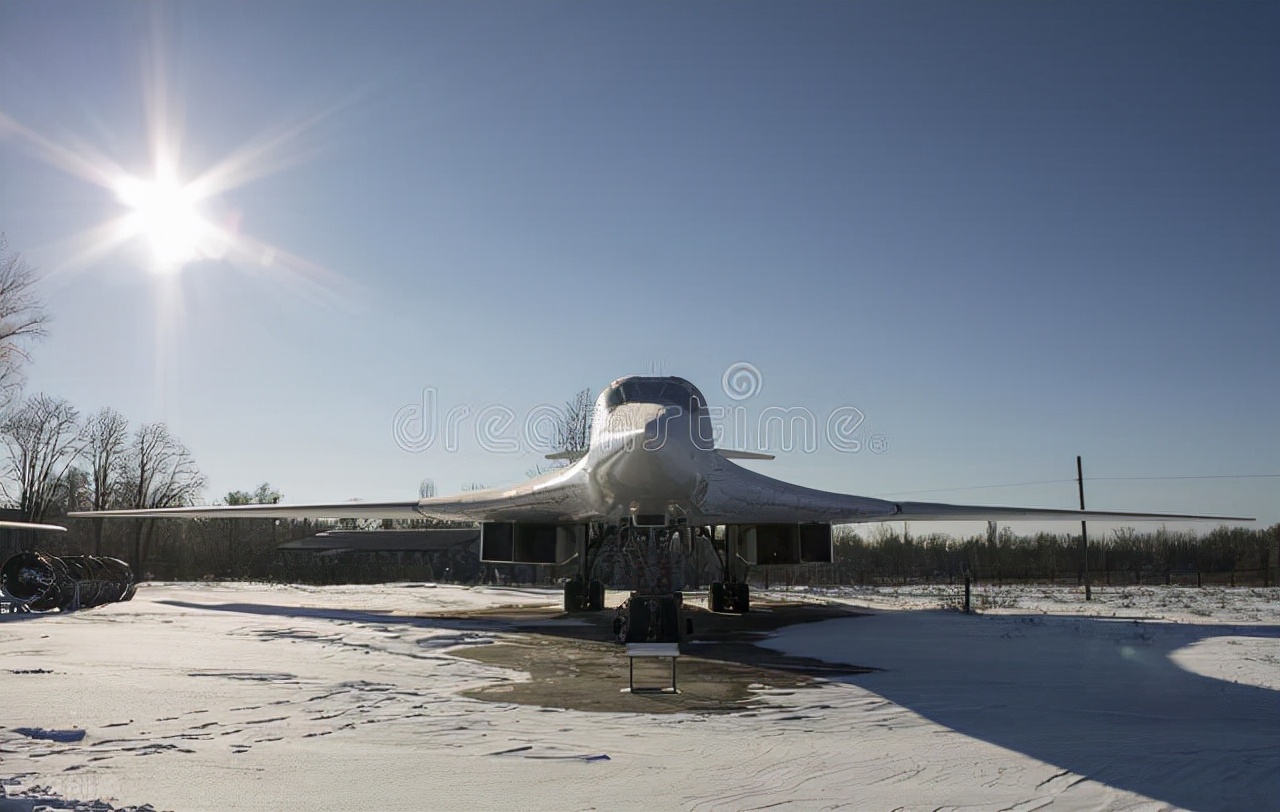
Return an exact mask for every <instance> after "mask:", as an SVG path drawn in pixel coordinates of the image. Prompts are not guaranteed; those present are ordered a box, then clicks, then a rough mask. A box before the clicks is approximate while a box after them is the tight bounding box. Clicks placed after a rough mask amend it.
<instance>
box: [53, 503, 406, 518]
mask: <svg viewBox="0 0 1280 812" xmlns="http://www.w3.org/2000/svg"><path fill="white" fill-rule="evenodd" d="M419 501H420V500H417V499H415V500H414V501H412V502H328V503H318V504H303V505H206V506H203V507H173V508H132V509H126V510H98V511H93V510H84V511H76V512H73V513H68V514H67V516H68V517H70V518H72V519H130V518H133V519H165V518H177V519H421V518H422V514H421V513H419V512H418V503H419Z"/></svg>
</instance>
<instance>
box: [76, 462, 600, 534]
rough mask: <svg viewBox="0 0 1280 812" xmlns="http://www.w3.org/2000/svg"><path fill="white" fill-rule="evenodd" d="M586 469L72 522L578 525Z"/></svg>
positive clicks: (117, 513) (104, 514)
mask: <svg viewBox="0 0 1280 812" xmlns="http://www.w3.org/2000/svg"><path fill="white" fill-rule="evenodd" d="M587 490H588V489H587V487H586V485H585V476H584V475H583V466H582V465H581V464H579V465H574V466H570V467H567V468H561V469H556V470H554V471H550V472H548V473H545V474H543V475H541V476H538V477H535V478H534V479H531V480H529V481H528V482H523V483H521V484H519V485H515V486H512V487H510V488H484V489H481V490H475V491H467V492H464V493H461V494H458V495H456V496H433V497H428V498H426V499H415V500H413V501H411V502H355V501H352V502H326V503H316V504H302V505H211V506H203V507H174V508H136V509H128V510H101V511H77V512H75V513H68V514H67V515H68V516H69V517H71V518H73V519H97V518H105V519H129V518H139V519H166V518H177V519H423V518H432V519H447V520H453V521H477V522H478V521H531V522H533V521H545V522H558V521H574V520H586V519H592V518H596V516H595V515H594V514H592V513H591V506H590V503H589V501H588V500H587V498H586V494H587Z"/></svg>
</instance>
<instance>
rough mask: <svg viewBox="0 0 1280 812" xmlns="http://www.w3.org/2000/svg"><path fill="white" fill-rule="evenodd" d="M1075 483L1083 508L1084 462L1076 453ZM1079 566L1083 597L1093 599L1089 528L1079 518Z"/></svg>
mask: <svg viewBox="0 0 1280 812" xmlns="http://www.w3.org/2000/svg"><path fill="white" fill-rule="evenodd" d="M1076 485H1078V486H1079V487H1080V509H1081V510H1084V464H1083V463H1081V461H1080V455H1079V454H1077V455H1076ZM1080 566H1081V567H1082V568H1083V572H1084V599H1085V600H1087V601H1091V600H1093V587H1092V585H1091V584H1090V583H1089V528H1088V527H1087V524H1086V522H1085V521H1084V519H1081V520H1080Z"/></svg>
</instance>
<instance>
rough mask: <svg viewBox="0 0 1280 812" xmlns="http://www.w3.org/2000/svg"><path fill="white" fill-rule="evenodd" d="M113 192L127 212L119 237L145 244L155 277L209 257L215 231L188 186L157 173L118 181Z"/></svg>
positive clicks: (172, 176)
mask: <svg viewBox="0 0 1280 812" xmlns="http://www.w3.org/2000/svg"><path fill="white" fill-rule="evenodd" d="M115 192H116V196H117V197H118V198H119V200H120V202H121V203H123V204H125V205H126V206H128V207H129V209H130V212H129V214H128V216H127V217H125V219H124V221H123V230H124V234H122V235H121V236H123V237H140V238H141V239H143V240H145V241H146V243H147V245H148V246H149V247H150V249H151V259H152V270H154V271H155V272H156V273H176V272H177V271H179V270H181V269H182V268H183V266H185V265H186V264H188V263H190V262H192V261H194V260H197V259H201V258H203V257H206V256H208V255H209V251H210V248H211V242H212V241H213V239H214V237H215V236H216V234H215V229H214V227H213V226H212V225H211V224H210V223H209V221H208V220H206V219H205V217H204V214H203V213H202V212H201V210H200V202H201V200H200V196H199V195H198V194H197V193H196V192H195V190H194V188H193V186H192V185H191V184H185V185H184V184H183V183H181V182H180V181H179V180H178V179H177V177H176V176H175V175H174V174H173V173H172V172H168V171H164V170H161V171H158V172H157V173H156V176H155V178H153V179H151V180H144V179H142V178H137V177H131V176H126V177H122V178H120V179H119V180H118V181H116V183H115Z"/></svg>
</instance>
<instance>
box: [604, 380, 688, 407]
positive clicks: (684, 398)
mask: <svg viewBox="0 0 1280 812" xmlns="http://www.w3.org/2000/svg"><path fill="white" fill-rule="evenodd" d="M623 403H661V404H665V405H668V406H679V407H680V408H682V409H687V410H689V413H690V414H697V413H698V412H699V411H701V410H702V409H703V403H702V397H701V396H700V395H698V393H697V391H696V390H695V389H693V387H692V386H690V385H689V384H686V383H684V382H682V381H678V380H672V379H670V378H632V379H630V380H626V381H622V382H621V383H618V384H614V385H613V387H611V388H610V389H609V393H608V394H607V395H606V396H605V406H607V407H608V408H610V409H613V408H616V407H618V406H621V405H622V404H623Z"/></svg>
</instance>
